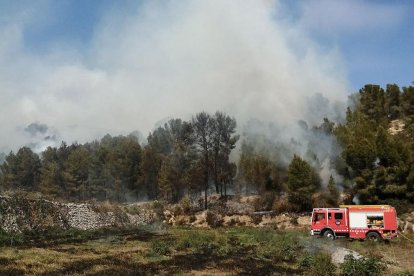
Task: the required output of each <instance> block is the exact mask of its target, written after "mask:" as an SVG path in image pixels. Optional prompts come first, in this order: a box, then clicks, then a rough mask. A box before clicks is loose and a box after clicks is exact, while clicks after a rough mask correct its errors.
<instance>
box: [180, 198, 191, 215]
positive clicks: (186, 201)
mask: <svg viewBox="0 0 414 276" xmlns="http://www.w3.org/2000/svg"><path fill="white" fill-rule="evenodd" d="M180 206H181V209H182V210H183V212H184V214H188V213H190V211H191V201H190V198H189V197H188V196H185V197H183V198H182V199H181V200H180Z"/></svg>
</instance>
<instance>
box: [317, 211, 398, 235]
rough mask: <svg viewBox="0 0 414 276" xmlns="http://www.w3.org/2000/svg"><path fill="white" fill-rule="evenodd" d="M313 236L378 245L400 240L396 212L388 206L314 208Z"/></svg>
mask: <svg viewBox="0 0 414 276" xmlns="http://www.w3.org/2000/svg"><path fill="white" fill-rule="evenodd" d="M311 235H312V236H315V235H319V236H324V237H326V238H328V239H332V240H333V239H335V238H338V237H347V238H351V239H369V240H372V241H379V240H381V239H391V238H395V237H397V212H396V211H395V208H394V207H391V206H389V205H341V206H340V208H314V209H313V212H312V222H311Z"/></svg>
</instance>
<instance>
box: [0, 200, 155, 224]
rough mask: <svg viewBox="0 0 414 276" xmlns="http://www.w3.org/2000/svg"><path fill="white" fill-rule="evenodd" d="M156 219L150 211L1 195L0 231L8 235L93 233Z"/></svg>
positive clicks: (150, 221)
mask: <svg viewBox="0 0 414 276" xmlns="http://www.w3.org/2000/svg"><path fill="white" fill-rule="evenodd" d="M154 220H155V214H154V213H153V212H152V211H151V210H148V209H143V210H140V212H135V213H134V214H129V213H128V212H126V211H124V210H121V209H119V208H117V209H116V210H115V211H100V210H99V209H98V208H96V207H95V206H93V205H91V204H85V203H79V204H78V203H59V202H54V201H49V200H45V199H27V198H23V197H18V196H11V197H9V196H0V229H2V230H4V231H6V232H22V231H25V230H29V231H30V230H34V231H41V230H42V229H46V228H49V227H60V228H63V229H69V228H77V229H82V230H93V229H98V228H103V227H110V226H138V225H143V224H149V223H152V222H153V221H154Z"/></svg>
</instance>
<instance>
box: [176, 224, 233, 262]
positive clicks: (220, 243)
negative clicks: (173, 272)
mask: <svg viewBox="0 0 414 276" xmlns="http://www.w3.org/2000/svg"><path fill="white" fill-rule="evenodd" d="M176 249H177V250H183V249H187V250H191V251H192V252H193V253H195V254H202V255H204V254H206V255H209V254H216V255H219V256H225V255H227V254H228V253H229V252H230V251H231V246H230V244H229V243H228V240H227V238H226V237H225V236H223V235H220V234H217V233H214V232H210V233H209V232H203V231H200V230H195V231H189V232H187V233H186V234H184V235H181V236H180V239H179V240H178V241H177V243H176Z"/></svg>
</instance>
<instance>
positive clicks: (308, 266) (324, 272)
mask: <svg viewBox="0 0 414 276" xmlns="http://www.w3.org/2000/svg"><path fill="white" fill-rule="evenodd" d="M299 269H301V270H302V271H303V272H304V275H309V276H330V275H335V272H336V266H335V265H334V264H333V263H332V258H331V255H330V254H328V253H319V254H317V255H314V256H312V255H310V254H309V253H306V254H305V255H304V256H303V257H302V258H301V260H300V261H299Z"/></svg>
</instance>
